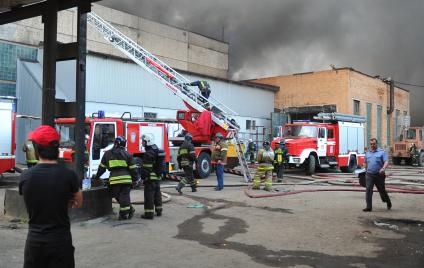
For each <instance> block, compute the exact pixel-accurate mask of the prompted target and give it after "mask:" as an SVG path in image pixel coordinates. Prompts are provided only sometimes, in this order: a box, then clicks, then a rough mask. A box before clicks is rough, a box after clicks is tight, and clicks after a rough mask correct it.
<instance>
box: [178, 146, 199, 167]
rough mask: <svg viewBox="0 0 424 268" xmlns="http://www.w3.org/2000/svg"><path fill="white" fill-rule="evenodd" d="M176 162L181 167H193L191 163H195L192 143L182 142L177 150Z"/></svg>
mask: <svg viewBox="0 0 424 268" xmlns="http://www.w3.org/2000/svg"><path fill="white" fill-rule="evenodd" d="M177 160H178V165H179V166H181V167H187V166H192V165H193V162H194V161H196V151H195V150H194V145H193V143H191V142H188V141H184V143H183V144H182V145H181V147H180V148H179V149H178V157H177Z"/></svg>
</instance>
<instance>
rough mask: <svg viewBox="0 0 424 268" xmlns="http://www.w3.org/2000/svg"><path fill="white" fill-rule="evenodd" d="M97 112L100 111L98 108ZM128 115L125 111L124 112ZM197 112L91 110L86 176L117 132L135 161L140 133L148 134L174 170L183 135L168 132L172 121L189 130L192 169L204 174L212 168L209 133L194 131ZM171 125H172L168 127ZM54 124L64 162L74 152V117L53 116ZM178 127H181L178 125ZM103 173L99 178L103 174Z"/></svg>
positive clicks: (139, 150) (140, 150) (139, 151)
mask: <svg viewBox="0 0 424 268" xmlns="http://www.w3.org/2000/svg"><path fill="white" fill-rule="evenodd" d="M98 114H103V113H102V112H99V113H98ZM124 114H127V115H130V114H129V113H124ZM199 116H200V113H199V112H195V111H190V110H189V111H185V110H183V111H178V112H177V118H178V121H176V120H157V119H156V120H154V119H142V118H132V117H131V115H130V116H129V118H124V117H123V116H122V117H121V118H105V117H102V116H100V117H98V116H95V114H93V116H91V117H87V118H86V120H85V133H86V148H85V149H86V152H87V153H88V171H87V174H86V176H88V177H91V176H92V175H93V174H96V172H97V169H98V166H99V164H100V161H101V158H102V156H103V154H104V153H105V151H107V150H109V149H111V148H112V146H113V142H114V140H115V138H116V137H117V136H124V137H126V139H127V150H128V151H129V152H130V153H131V154H132V155H133V156H134V157H135V161H136V162H138V161H140V160H139V159H138V158H141V155H142V153H143V152H144V151H143V150H144V149H143V147H142V141H141V137H142V135H149V136H150V137H152V138H153V141H154V143H155V144H156V145H157V146H158V147H159V148H161V149H163V150H164V151H165V153H166V163H167V167H168V172H169V173H173V172H178V171H179V167H178V164H177V154H178V148H179V145H181V144H182V143H183V141H184V137H172V136H173V135H172V133H171V132H175V126H176V125H179V124H181V125H183V126H184V127H185V129H189V131H188V132H190V133H192V134H193V143H194V145H195V150H196V155H197V163H196V172H197V175H198V176H199V177H200V178H206V177H208V176H209V174H210V173H211V171H212V165H211V149H210V142H211V137H210V135H212V136H213V135H214V134H213V133H215V132H212V134H209V135H207V136H202V135H196V134H197V133H196V129H195V127H194V124H195V123H196V121H197V119H198V117H199ZM172 127H174V128H172ZM56 128H57V129H58V131H59V132H60V134H61V143H60V152H59V153H60V155H59V157H60V158H61V159H62V160H63V161H65V162H68V163H70V162H73V160H74V159H73V157H74V152H75V118H59V119H56ZM180 130H181V129H180ZM108 175H109V174H108V173H105V174H104V175H103V176H102V178H107V177H108Z"/></svg>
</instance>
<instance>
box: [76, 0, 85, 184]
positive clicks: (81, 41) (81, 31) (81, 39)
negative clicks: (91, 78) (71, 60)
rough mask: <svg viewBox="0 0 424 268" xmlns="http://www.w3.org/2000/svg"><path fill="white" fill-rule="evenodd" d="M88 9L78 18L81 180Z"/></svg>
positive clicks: (80, 10) (78, 166)
mask: <svg viewBox="0 0 424 268" xmlns="http://www.w3.org/2000/svg"><path fill="white" fill-rule="evenodd" d="M86 12H87V7H83V6H78V18H77V28H78V31H77V61H76V106H77V109H76V110H77V115H76V122H75V123H76V128H75V129H76V133H75V143H76V146H75V147H76V150H75V151H76V155H75V156H76V158H75V165H76V172H77V174H78V177H79V178H80V180H82V179H83V178H84V164H85V155H84V154H85V149H86V148H85V134H86V133H85V131H84V129H85V128H84V122H85V84H86V74H85V70H86V55H87V13H86Z"/></svg>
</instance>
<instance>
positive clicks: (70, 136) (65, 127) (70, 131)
mask: <svg viewBox="0 0 424 268" xmlns="http://www.w3.org/2000/svg"><path fill="white" fill-rule="evenodd" d="M56 129H57V131H59V134H60V147H64V148H72V147H74V146H75V125H71V124H58V125H56ZM84 132H85V135H88V134H89V133H90V125H88V124H86V125H85V127H84Z"/></svg>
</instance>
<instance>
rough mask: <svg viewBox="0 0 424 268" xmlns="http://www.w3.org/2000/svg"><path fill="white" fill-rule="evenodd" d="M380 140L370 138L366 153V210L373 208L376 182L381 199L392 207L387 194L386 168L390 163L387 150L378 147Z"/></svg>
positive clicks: (388, 206) (388, 207)
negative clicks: (368, 148)
mask: <svg viewBox="0 0 424 268" xmlns="http://www.w3.org/2000/svg"><path fill="white" fill-rule="evenodd" d="M377 144H378V141H377V139H375V138H372V139H370V147H371V148H370V150H369V151H368V152H367V153H366V154H365V169H366V170H367V173H366V184H367V186H366V193H365V200H366V202H367V207H366V208H364V209H363V211H365V212H369V211H371V210H372V194H373V189H374V184H375V186H376V187H377V190H378V192H379V193H380V196H381V200H382V201H383V202H385V203H386V204H387V209H391V208H392V202H391V201H390V198H389V195H388V194H387V191H386V187H385V179H386V174H385V170H386V168H387V166H388V165H389V161H388V157H387V153H386V151H384V150H383V149H381V148H377Z"/></svg>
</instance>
